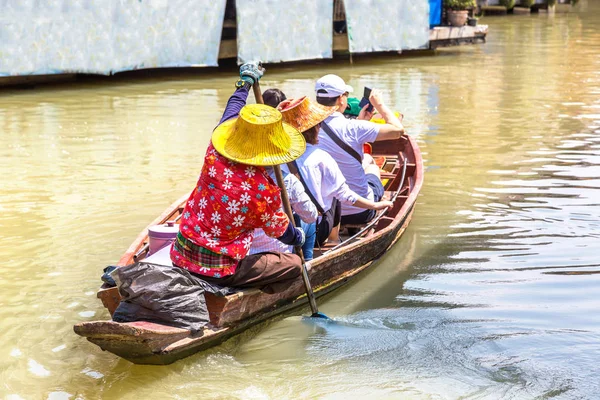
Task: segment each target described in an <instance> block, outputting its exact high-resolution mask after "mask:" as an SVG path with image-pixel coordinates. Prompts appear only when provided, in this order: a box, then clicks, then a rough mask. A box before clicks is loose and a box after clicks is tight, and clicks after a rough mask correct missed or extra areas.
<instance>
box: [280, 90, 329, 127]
mask: <svg viewBox="0 0 600 400" xmlns="http://www.w3.org/2000/svg"><path fill="white" fill-rule="evenodd" d="M277 109H278V110H279V111H281V114H282V115H283V121H284V122H287V123H288V124H290V125H292V126H293V127H295V128H296V129H298V130H299V131H300V132H305V131H307V130H309V129H310V128H312V127H313V126H315V125H317V124H318V123H320V122H323V121H324V120H325V118H327V117H329V116H330V115H331V114H333V112H334V111H335V110H336V107H326V106H322V105H320V104H318V103H314V102H312V101H310V99H309V98H308V97H306V96H304V97H300V98H299V99H288V100H284V101H282V102H281V103H280V104H279V106H278V107H277Z"/></svg>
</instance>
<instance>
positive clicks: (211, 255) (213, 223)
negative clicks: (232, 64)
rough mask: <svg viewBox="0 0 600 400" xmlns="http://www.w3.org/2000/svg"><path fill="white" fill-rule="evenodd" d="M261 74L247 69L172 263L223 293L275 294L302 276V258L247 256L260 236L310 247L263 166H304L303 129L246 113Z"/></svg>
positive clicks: (258, 112) (272, 114) (276, 115)
mask: <svg viewBox="0 0 600 400" xmlns="http://www.w3.org/2000/svg"><path fill="white" fill-rule="evenodd" d="M262 74H263V71H262V70H260V69H259V67H258V66H257V65H256V64H255V63H248V64H244V65H242V67H241V68H240V77H241V79H240V81H238V82H237V83H236V87H237V90H236V91H235V93H234V94H233V96H231V98H230V99H229V101H228V103H227V107H226V109H225V112H224V114H223V117H222V119H221V122H220V123H219V126H218V127H217V128H216V129H215V131H214V132H213V137H212V143H211V144H210V145H209V146H208V149H207V151H206V156H205V158H204V166H203V167H202V172H201V173H200V178H199V179H198V183H197V185H196V188H195V189H194V191H193V192H192V194H191V195H190V197H189V199H188V202H187V204H186V206H185V209H184V210H183V215H182V219H181V223H180V229H179V234H178V235H177V239H176V241H175V243H174V244H173V247H172V248H171V260H172V261H173V264H174V265H175V266H177V267H180V268H184V269H186V270H188V271H190V272H191V273H194V274H199V275H200V276H201V277H202V279H204V280H206V281H208V282H211V283H214V284H217V285H221V286H230V287H240V288H247V287H258V288H261V289H262V290H263V291H265V292H267V293H274V292H278V291H281V290H284V289H285V288H287V287H289V285H290V283H291V281H293V280H295V279H297V278H298V277H299V276H300V274H301V263H300V258H299V257H298V256H296V255H295V254H286V253H258V254H254V255H250V256H247V254H248V250H249V249H250V245H251V243H252V233H253V231H254V229H255V228H262V229H263V230H264V231H265V233H266V234H267V235H269V236H271V237H275V238H277V239H279V240H280V241H282V242H283V243H285V244H289V245H295V246H297V245H301V244H302V243H303V242H304V234H303V232H302V230H300V229H299V228H295V227H294V225H293V223H290V221H289V220H288V218H287V216H286V215H285V213H284V212H283V210H282V208H281V194H280V191H279V188H278V187H277V185H276V184H275V182H273V180H272V179H271V178H270V177H269V175H268V174H267V173H266V171H265V169H264V168H263V166H267V165H275V164H283V163H286V162H289V161H292V160H294V159H296V158H298V157H299V156H300V155H301V154H302V153H303V152H304V150H305V149H306V143H305V141H304V138H303V137H302V135H301V134H300V133H299V132H298V131H297V130H296V129H294V128H293V127H291V126H289V125H287V124H283V123H282V120H281V113H280V112H279V111H277V110H275V109H273V108H271V107H268V106H264V105H247V106H246V105H245V103H246V99H247V97H248V93H249V90H250V88H251V86H252V85H253V84H254V83H255V82H257V81H258V80H259V79H260V77H261V76H262Z"/></svg>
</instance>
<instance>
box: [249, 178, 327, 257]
mask: <svg viewBox="0 0 600 400" xmlns="http://www.w3.org/2000/svg"><path fill="white" fill-rule="evenodd" d="M267 171H268V172H269V175H270V176H271V178H273V180H274V181H275V182H277V180H276V179H275V171H274V170H273V168H267ZM281 172H282V174H283V183H284V185H285V189H286V190H287V194H288V198H289V200H290V205H291V206H292V209H293V210H294V212H295V213H296V214H298V216H299V217H300V219H302V221H304V222H306V223H309V224H310V223H311V222H315V221H316V220H317V216H318V215H319V213H318V211H317V208H316V207H315V205H314V204H313V203H312V201H311V200H310V197H308V195H307V194H306V192H305V191H304V186H302V182H300V181H299V180H298V178H296V177H295V176H294V175H292V174H290V173H288V172H286V171H283V170H282V171H281ZM267 251H270V252H277V253H291V252H292V251H293V249H292V246H290V245H287V244H285V243H282V242H280V241H279V240H277V239H275V238H272V237H269V236H267V235H266V234H265V231H263V230H262V229H260V228H259V229H255V230H254V239H253V240H252V245H251V246H250V251H249V252H248V254H256V253H264V252H267Z"/></svg>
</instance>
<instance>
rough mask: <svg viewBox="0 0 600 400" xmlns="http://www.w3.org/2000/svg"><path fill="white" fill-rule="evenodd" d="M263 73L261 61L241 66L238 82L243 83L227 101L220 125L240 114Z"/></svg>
mask: <svg viewBox="0 0 600 400" xmlns="http://www.w3.org/2000/svg"><path fill="white" fill-rule="evenodd" d="M263 74H264V69H262V67H261V65H260V62H258V63H257V62H248V63H245V64H243V65H242V66H241V67H240V80H239V81H238V82H240V83H243V85H241V86H238V88H237V89H236V90H235V93H233V95H232V96H231V97H230V98H229V100H228V101H227V106H226V107H225V111H224V112H223V116H222V117H221V121H219V125H220V124H222V123H223V122H225V121H227V120H229V119H231V118H235V117H237V116H238V115H239V114H240V111H241V110H242V107H244V106H245V105H246V100H247V99H248V93H250V88H251V87H252V85H254V84H255V83H256V82H258V81H259V80H260V78H261V77H262V76H263ZM236 85H237V84H236Z"/></svg>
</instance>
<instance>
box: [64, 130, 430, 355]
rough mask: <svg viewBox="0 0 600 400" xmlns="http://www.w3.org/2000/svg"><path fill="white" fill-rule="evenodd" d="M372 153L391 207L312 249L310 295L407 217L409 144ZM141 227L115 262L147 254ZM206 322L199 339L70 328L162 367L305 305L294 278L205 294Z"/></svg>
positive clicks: (372, 256)
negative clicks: (274, 288) (264, 288)
mask: <svg viewBox="0 0 600 400" xmlns="http://www.w3.org/2000/svg"><path fill="white" fill-rule="evenodd" d="M373 155H374V157H375V159H376V160H378V164H380V166H381V168H382V170H384V171H385V172H383V173H382V181H383V182H384V186H385V189H386V197H387V198H388V199H392V200H393V201H394V206H393V207H391V208H390V209H388V210H387V211H386V212H381V213H380V214H379V215H378V216H377V217H376V218H375V219H374V220H373V221H372V222H371V223H370V224H368V225H367V226H365V227H360V229H357V227H352V228H353V229H354V230H358V233H356V234H354V235H353V236H351V237H350V236H348V235H346V236H344V237H343V239H344V242H343V243H342V245H338V246H335V247H331V246H330V247H327V246H326V247H323V248H321V249H315V259H313V260H312V261H311V262H310V264H311V268H310V271H309V276H310V280H311V283H312V285H313V289H314V293H315V296H317V297H319V296H322V295H324V294H326V293H329V292H331V291H332V290H334V289H336V288H338V287H340V286H342V285H344V284H345V283H346V282H348V281H349V280H350V279H351V278H353V277H355V276H356V275H357V274H359V273H360V272H361V271H364V270H365V269H366V268H368V267H369V266H370V265H371V264H372V263H373V261H374V260H376V259H377V258H378V257H379V256H381V255H382V254H383V253H385V252H386V250H387V249H388V248H389V247H390V246H392V245H393V244H394V243H396V241H398V239H399V238H400V236H401V235H402V233H403V232H404V230H405V229H406V227H407V226H408V223H409V221H410V219H411V217H412V213H413V210H414V207H415V202H416V199H417V195H418V193H419V190H420V189H421V186H422V183H423V162H422V158H421V153H420V151H419V148H418V146H417V145H416V143H415V141H414V139H411V138H408V137H407V138H402V139H400V140H396V141H387V142H376V143H374V144H373ZM187 198H188V196H187V195H186V196H184V197H182V198H181V199H179V200H177V201H176V202H175V203H173V204H172V205H171V206H170V207H169V208H168V209H167V210H166V211H165V212H164V213H162V214H161V215H160V216H159V217H158V218H156V219H155V220H154V221H153V222H152V223H151V224H150V225H149V226H152V225H156V224H163V223H166V222H167V221H174V220H176V219H177V217H178V216H179V215H180V214H181V212H182V210H183V206H184V204H185V201H186V200H187ZM147 236H148V234H147V229H145V230H144V231H143V232H142V233H140V235H139V236H138V237H137V239H136V240H135V241H134V242H133V243H132V245H131V246H130V247H129V249H127V251H126V252H125V254H124V255H123V257H121V259H120V260H119V263H118V265H128V264H131V263H132V262H134V261H136V260H143V259H144V257H145V254H146V252H147V248H148V246H147V242H148V237H147ZM205 296H206V303H207V308H208V311H209V316H210V324H209V325H208V326H207V327H206V328H205V329H204V330H203V331H202V332H200V333H199V334H192V332H191V331H188V330H185V329H180V328H174V327H171V326H166V325H160V324H156V323H150V322H144V321H140V322H129V323H117V322H113V321H93V322H82V323H79V324H77V325H75V327H74V330H75V333H77V334H78V335H80V336H83V337H85V338H87V339H88V340H89V341H90V342H92V343H94V344H96V345H98V346H100V347H101V348H102V349H103V350H107V351H109V352H111V353H114V354H116V355H118V356H120V357H123V358H125V359H127V360H129V361H131V362H133V363H136V364H170V363H172V362H174V361H176V360H178V359H181V358H184V357H187V356H189V355H191V354H193V353H196V352H198V351H201V350H203V349H206V348H208V347H211V346H214V345H217V344H219V343H221V342H222V341H224V340H225V339H227V338H229V337H231V336H233V335H235V334H237V333H240V332H242V331H243V330H245V329H247V328H249V327H250V326H252V325H255V324H257V323H259V322H261V321H264V320H266V319H268V318H270V317H273V316H275V315H277V314H280V313H283V312H285V311H288V310H290V309H292V308H295V307H299V306H302V305H304V304H306V303H307V297H306V294H305V292H304V286H303V283H302V280H301V279H298V282H297V283H296V284H294V285H292V286H290V287H289V288H288V289H287V290H285V291H284V292H282V293H277V294H272V295H269V294H265V293H263V292H261V291H260V290H257V289H251V290H242V291H239V292H235V293H233V294H231V295H228V296H224V297H223V296H222V297H218V296H216V295H211V294H208V293H206V294H205ZM98 297H99V298H100V299H101V300H102V302H103V304H104V306H105V307H106V308H107V309H108V310H109V311H110V313H111V314H112V313H113V312H114V310H115V309H116V307H117V306H118V304H119V301H120V297H119V292H118V290H117V289H116V288H108V287H103V288H101V289H100V291H99V292H98Z"/></svg>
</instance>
